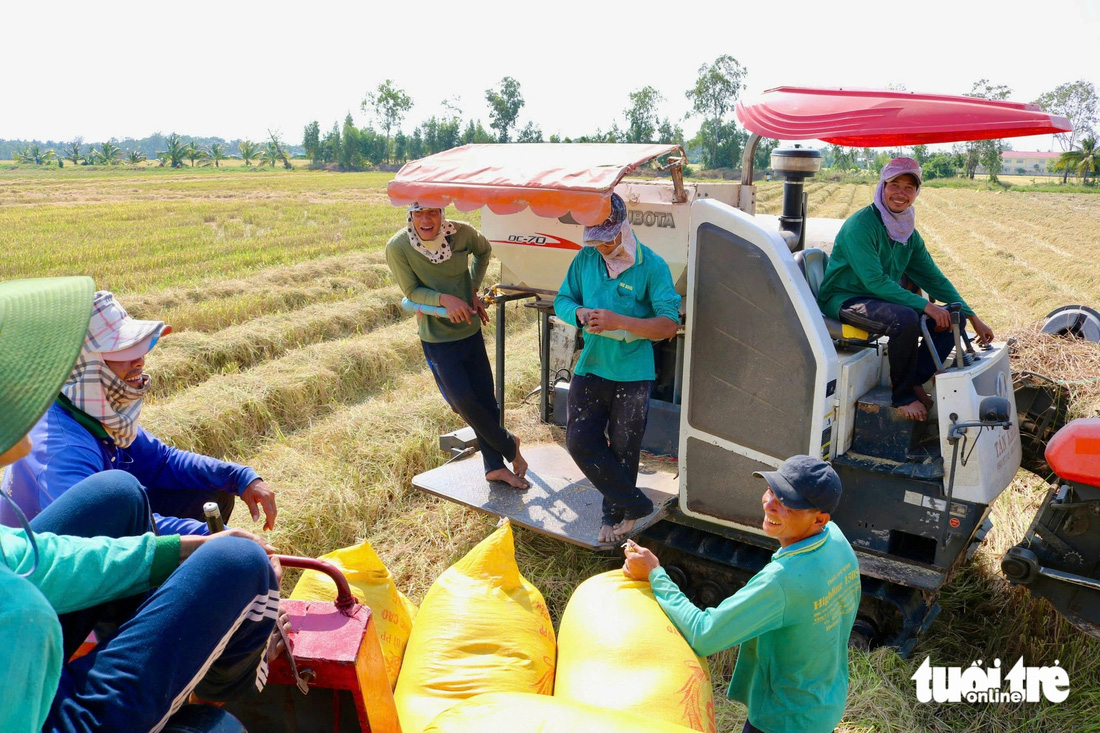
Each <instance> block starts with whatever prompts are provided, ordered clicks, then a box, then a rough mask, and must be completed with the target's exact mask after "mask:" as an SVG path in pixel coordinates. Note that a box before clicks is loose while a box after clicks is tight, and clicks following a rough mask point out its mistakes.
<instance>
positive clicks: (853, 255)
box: [817, 204, 974, 318]
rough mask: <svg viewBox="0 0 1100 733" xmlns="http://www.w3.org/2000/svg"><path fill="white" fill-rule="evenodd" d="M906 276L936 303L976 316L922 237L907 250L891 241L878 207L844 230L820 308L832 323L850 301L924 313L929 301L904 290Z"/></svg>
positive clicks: (906, 246)
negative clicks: (959, 306) (955, 306)
mask: <svg viewBox="0 0 1100 733" xmlns="http://www.w3.org/2000/svg"><path fill="white" fill-rule="evenodd" d="M903 274H904V275H908V276H909V279H910V280H912V281H913V282H914V283H916V284H917V285H918V286H920V288H921V289H922V290H924V291H925V292H927V293H928V294H929V295H931V296H932V297H933V298H935V299H936V300H939V301H941V302H944V303H952V302H956V301H958V302H961V303H962V304H963V313H965V314H966V315H968V316H970V315H974V311H972V310H971V309H970V306H968V305H967V304H966V302H965V301H963V299H962V297H961V296H960V295H959V291H957V290H955V286H954V285H952V284H951V281H950V280H948V279H947V278H946V277H945V276H944V274H943V273H942V272H940V268H939V267H937V266H936V263H935V262H933V261H932V256H931V255H930V254H928V250H927V249H926V248H925V246H924V240H923V239H922V238H921V235H920V233H919V232H918V231H917V230H915V229H914V230H913V233H912V234H911V235H909V240H908V241H907V242H906V243H905V244H901V243H900V242H895V241H893V240H892V239H890V235H889V234H888V233H887V231H886V226H885V225H884V224H883V223H882V216H881V214H879V211H878V209H876V208H875V206H874V204H871V205H870V206H867V207H865V208H863V209H860V210H859V211H857V212H856V213H854V214H852V215H851V216H850V217H848V220H847V221H845V222H844V225H843V226H842V227H841V228H840V232H839V233H838V234H837V236H836V242H835V243H834V245H833V253H832V255H831V257H830V258H829V266H828V268H826V270H825V277H824V279H823V280H822V281H821V287H820V289H819V290H818V293H817V302H818V304H819V305H820V306H821V311H822V313H824V314H825V315H826V316H829V317H830V318H839V313H840V306H842V305H843V304H844V302H845V301H847V300H850V299H852V298H878V299H879V300H885V301H886V302H888V303H897V304H898V305H907V306H909V307H910V308H912V309H913V310H915V311H917V312H918V313H919V312H922V311H923V310H924V307H925V306H926V305H928V299H927V298H925V297H924V296H922V295H919V294H917V293H913V292H911V291H909V290H906V289H905V288H903V287H901V285H899V284H898V281H899V280H900V279H901V276H902V275H903Z"/></svg>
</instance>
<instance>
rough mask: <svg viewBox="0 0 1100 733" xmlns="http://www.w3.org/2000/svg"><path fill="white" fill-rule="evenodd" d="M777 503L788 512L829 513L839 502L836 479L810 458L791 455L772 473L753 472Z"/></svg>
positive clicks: (823, 464)
mask: <svg viewBox="0 0 1100 733" xmlns="http://www.w3.org/2000/svg"><path fill="white" fill-rule="evenodd" d="M753 476H759V477H760V478H762V479H764V480H765V481H767V482H768V486H770V487H771V489H772V493H773V494H775V497H776V498H777V499H779V503H780V504H782V505H783V506H785V507H787V508H788V509H817V510H818V511H821V512H825V513H826V514H832V513H833V512H834V511H836V506H837V504H839V503H840V494H841V487H840V476H837V475H836V471H834V470H833V467H832V466H830V465H829V464H828V463H826V462H825V461H823V460H821V459H820V458H814V457H813V456H791V457H790V458H788V459H787V460H785V461H783V465H782V466H780V467H779V469H778V470H776V471H757V472H756V473H754V474H753Z"/></svg>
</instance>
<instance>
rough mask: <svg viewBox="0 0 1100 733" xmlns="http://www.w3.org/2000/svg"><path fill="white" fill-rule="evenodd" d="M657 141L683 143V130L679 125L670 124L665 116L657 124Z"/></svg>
mask: <svg viewBox="0 0 1100 733" xmlns="http://www.w3.org/2000/svg"><path fill="white" fill-rule="evenodd" d="M657 142H659V143H665V144H669V145H671V144H676V145H683V144H684V130H683V128H682V127H680V126H679V125H674V124H672V122H671V121H669V119H668V118H667V117H665V118H664V119H663V120H661V124H659V125H657Z"/></svg>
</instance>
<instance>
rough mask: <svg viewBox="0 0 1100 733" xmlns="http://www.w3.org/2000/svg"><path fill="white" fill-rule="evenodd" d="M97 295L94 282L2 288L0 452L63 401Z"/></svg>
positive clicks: (14, 283) (49, 281)
mask: <svg viewBox="0 0 1100 733" xmlns="http://www.w3.org/2000/svg"><path fill="white" fill-rule="evenodd" d="M94 294H95V284H94V283H93V282H92V279H91V278H90V277H51V278H37V279H32V280H11V281H8V282H4V283H0V416H3V417H0V453H3V452H5V451H7V450H8V449H9V448H11V447H12V446H14V445H15V444H16V443H18V442H19V441H20V440H22V439H23V436H25V435H26V434H27V433H29V432H30V430H31V428H32V427H34V424H35V423H36V422H37V421H38V418H40V417H42V414H43V413H44V412H46V408H48V407H49V406H50V403H51V402H53V401H54V399H56V398H57V395H58V393H59V392H60V391H61V385H62V384H64V382H65V379H66V378H67V377H68V376H69V373H70V372H71V371H72V369H73V364H74V363H76V357H77V355H79V354H80V347H81V346H82V345H83V343H84V335H85V332H86V331H87V329H88V320H89V319H90V318H91V315H92V297H93V295H94Z"/></svg>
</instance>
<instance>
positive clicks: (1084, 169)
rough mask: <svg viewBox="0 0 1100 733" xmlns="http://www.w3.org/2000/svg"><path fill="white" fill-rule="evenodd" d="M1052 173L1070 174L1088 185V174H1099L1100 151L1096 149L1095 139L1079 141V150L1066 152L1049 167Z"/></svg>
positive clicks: (1089, 138) (1088, 138)
mask: <svg viewBox="0 0 1100 733" xmlns="http://www.w3.org/2000/svg"><path fill="white" fill-rule="evenodd" d="M1050 169H1051V170H1052V171H1063V170H1064V171H1066V174H1067V175H1068V174H1069V173H1070V172H1072V173H1073V174H1074V175H1077V176H1080V177H1081V178H1082V179H1084V181H1085V183H1088V179H1089V174H1090V173H1091V174H1093V175H1095V174H1096V173H1097V172H1100V149H1097V147H1096V138H1095V137H1086V138H1085V139H1084V140H1082V141H1081V149H1080V150H1067V151H1066V152H1064V153H1062V155H1061V156H1059V157H1058V160H1056V161H1054V163H1053V164H1052V165H1051V166H1050Z"/></svg>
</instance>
